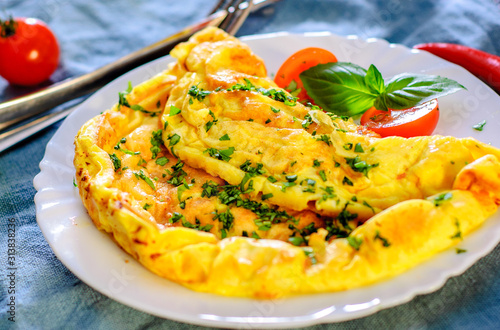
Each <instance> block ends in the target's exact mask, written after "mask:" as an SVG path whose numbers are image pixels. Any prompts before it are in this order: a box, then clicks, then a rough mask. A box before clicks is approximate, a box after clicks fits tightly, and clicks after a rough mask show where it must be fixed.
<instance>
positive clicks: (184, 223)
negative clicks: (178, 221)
mask: <svg viewBox="0 0 500 330" xmlns="http://www.w3.org/2000/svg"><path fill="white" fill-rule="evenodd" d="M182 226H183V227H186V228H190V229H196V230H199V231H205V232H209V231H210V230H211V229H212V228H213V227H214V225H211V224H206V225H204V226H202V225H201V222H200V220H198V219H197V218H195V224H192V223H191V222H189V221H186V220H184V219H182Z"/></svg>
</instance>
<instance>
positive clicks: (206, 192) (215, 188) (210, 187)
mask: <svg viewBox="0 0 500 330" xmlns="http://www.w3.org/2000/svg"><path fill="white" fill-rule="evenodd" d="M201 188H202V189H203V191H202V192H201V197H206V198H210V197H212V196H217V194H218V193H219V185H218V184H217V183H214V182H212V181H207V182H205V183H204V184H203V185H202V186H201Z"/></svg>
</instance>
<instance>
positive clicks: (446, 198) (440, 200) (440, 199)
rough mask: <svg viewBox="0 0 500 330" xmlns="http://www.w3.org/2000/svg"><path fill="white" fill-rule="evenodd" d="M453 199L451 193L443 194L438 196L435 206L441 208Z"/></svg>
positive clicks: (435, 199)
mask: <svg viewBox="0 0 500 330" xmlns="http://www.w3.org/2000/svg"><path fill="white" fill-rule="evenodd" d="M452 197H453V194H452V193H451V192H447V193H442V194H440V195H438V196H437V197H436V198H434V206H440V205H441V204H443V203H444V202H445V201H449V200H450V199H451V198H452Z"/></svg>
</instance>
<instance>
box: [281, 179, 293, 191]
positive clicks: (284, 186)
mask: <svg viewBox="0 0 500 330" xmlns="http://www.w3.org/2000/svg"><path fill="white" fill-rule="evenodd" d="M295 185H297V183H295V182H290V181H289V182H284V183H283V186H282V187H281V191H283V192H284V191H285V190H286V189H287V188H290V187H293V186H295Z"/></svg>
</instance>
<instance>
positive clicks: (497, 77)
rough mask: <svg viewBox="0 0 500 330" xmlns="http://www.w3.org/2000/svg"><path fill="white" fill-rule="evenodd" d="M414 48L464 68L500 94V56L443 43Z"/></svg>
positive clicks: (421, 45)
mask: <svg viewBox="0 0 500 330" xmlns="http://www.w3.org/2000/svg"><path fill="white" fill-rule="evenodd" d="M413 48H416V49H420V50H425V51H428V52H429V53H432V54H434V55H436V56H439V57H441V58H443V59H445V60H447V61H449V62H452V63H455V64H458V65H460V66H462V67H463V68H465V69H467V70H468V71H469V72H470V73H472V74H473V75H475V76H476V77H478V78H479V79H481V80H483V81H484V82H485V83H486V84H488V85H489V86H490V87H491V88H493V89H494V90H495V91H496V92H497V93H499V94H500V56H496V55H493V54H489V53H486V52H483V51H481V50H478V49H474V48H471V47H467V46H463V45H457V44H448V43H441V42H437V43H427V44H420V45H415V46H413Z"/></svg>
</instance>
